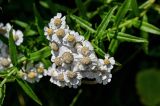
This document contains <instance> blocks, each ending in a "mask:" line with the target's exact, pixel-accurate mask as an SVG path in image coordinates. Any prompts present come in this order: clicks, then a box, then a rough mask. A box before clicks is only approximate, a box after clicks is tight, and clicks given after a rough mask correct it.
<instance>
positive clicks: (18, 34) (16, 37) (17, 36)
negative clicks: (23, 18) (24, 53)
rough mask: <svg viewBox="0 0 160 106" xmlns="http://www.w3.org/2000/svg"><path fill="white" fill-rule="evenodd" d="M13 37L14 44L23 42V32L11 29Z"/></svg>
mask: <svg viewBox="0 0 160 106" xmlns="http://www.w3.org/2000/svg"><path fill="white" fill-rule="evenodd" d="M13 39H14V41H15V44H16V45H17V46H19V45H20V44H21V43H22V42H23V33H22V31H20V30H17V31H15V30H13Z"/></svg>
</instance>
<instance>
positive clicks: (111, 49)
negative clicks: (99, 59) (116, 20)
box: [108, 39, 119, 56]
mask: <svg viewBox="0 0 160 106" xmlns="http://www.w3.org/2000/svg"><path fill="white" fill-rule="evenodd" d="M118 46H119V42H118V40H117V39H112V41H111V43H110V44H109V47H108V52H109V54H110V55H112V56H113V55H114V54H115V52H116V50H117V49H118Z"/></svg>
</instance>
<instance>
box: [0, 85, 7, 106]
mask: <svg viewBox="0 0 160 106" xmlns="http://www.w3.org/2000/svg"><path fill="white" fill-rule="evenodd" d="M5 92H6V85H5V84H4V85H3V86H2V87H0V106H2V105H3V101H4V98H5Z"/></svg>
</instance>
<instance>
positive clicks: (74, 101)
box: [69, 89, 82, 106]
mask: <svg viewBox="0 0 160 106" xmlns="http://www.w3.org/2000/svg"><path fill="white" fill-rule="evenodd" d="M81 93H82V90H81V89H80V90H79V91H78V93H77V95H76V96H75V97H74V98H73V100H72V103H71V104H70V105H69V106H75V103H76V101H77V99H78V98H79V96H80V94H81Z"/></svg>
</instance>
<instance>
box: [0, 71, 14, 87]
mask: <svg viewBox="0 0 160 106" xmlns="http://www.w3.org/2000/svg"><path fill="white" fill-rule="evenodd" d="M15 71H16V69H13V70H12V71H11V72H10V73H9V74H8V75H7V76H6V77H5V78H4V79H3V80H2V82H1V83H0V88H1V87H2V86H3V85H4V84H5V83H6V81H7V79H8V77H10V76H11V75H12V74H13V73H14V72H15Z"/></svg>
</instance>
